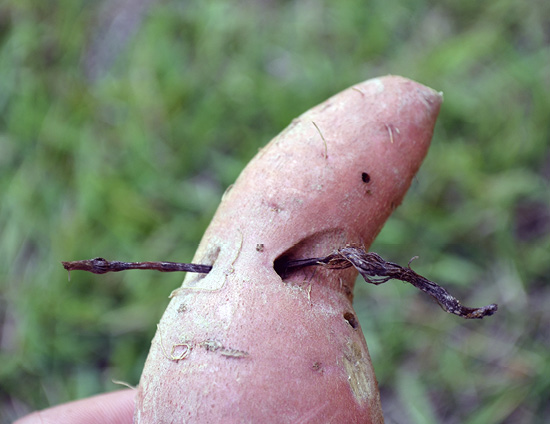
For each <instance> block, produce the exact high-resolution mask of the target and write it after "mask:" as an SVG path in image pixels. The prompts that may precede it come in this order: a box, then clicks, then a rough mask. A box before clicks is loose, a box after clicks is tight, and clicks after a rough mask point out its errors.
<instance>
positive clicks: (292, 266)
mask: <svg viewBox="0 0 550 424" xmlns="http://www.w3.org/2000/svg"><path fill="white" fill-rule="evenodd" d="M62 264H63V267H64V268H65V269H66V270H67V271H89V272H93V273H94V274H104V273H106V272H118V271H125V270H128V269H152V270H156V271H161V272H178V271H180V272H197V273H202V274H207V273H209V272H210V270H211V269H212V267H211V266H210V265H200V264H186V263H179V262H120V261H108V260H106V259H103V258H95V259H89V260H83V261H72V262H62ZM308 266H323V267H325V268H330V269H344V268H349V267H351V266H353V267H355V268H356V269H357V271H359V273H360V274H361V275H362V276H363V278H364V279H365V281H366V282H367V283H370V284H375V285H378V284H382V283H385V282H387V281H388V280H391V279H394V280H401V281H405V282H407V283H410V284H412V285H413V286H415V287H416V288H417V289H419V290H422V291H423V292H425V293H427V294H429V295H430V296H432V297H433V298H434V299H435V300H436V301H437V303H439V305H440V306H441V307H442V308H443V309H444V310H445V311H447V312H449V313H451V314H455V315H458V316H460V317H462V318H466V319H481V318H483V317H485V316H490V315H493V314H494V313H495V312H496V311H497V309H498V305H496V304H494V303H493V304H490V305H487V306H483V307H481V308H468V307H465V306H462V305H461V304H460V302H459V301H458V300H457V299H456V298H455V297H453V296H452V295H451V294H450V293H449V292H448V291H447V290H445V289H444V288H443V287H441V286H439V285H438V284H436V283H434V282H433V281H430V280H428V279H427V278H425V277H423V276H421V275H419V274H417V273H416V272H414V271H413V270H412V269H411V268H410V262H409V265H408V266H407V267H406V268H405V267H402V266H400V265H398V264H395V263H393V262H388V261H385V260H384V259H382V258H381V257H380V255H378V254H377V253H374V252H366V251H365V249H363V248H359V247H351V246H348V247H344V248H342V249H339V250H337V251H336V252H334V253H332V254H330V255H328V256H325V257H322V258H308V259H296V260H288V261H287V262H286V263H285V264H284V269H283V270H282V274H286V273H288V272H291V271H294V270H297V269H300V268H304V267H308Z"/></svg>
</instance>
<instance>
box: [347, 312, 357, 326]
mask: <svg viewBox="0 0 550 424" xmlns="http://www.w3.org/2000/svg"><path fill="white" fill-rule="evenodd" d="M344 319H345V320H346V321H347V322H348V324H349V325H351V327H352V328H357V327H358V326H359V322H358V321H357V318H356V317H355V315H354V314H353V313H351V312H346V313H345V314H344Z"/></svg>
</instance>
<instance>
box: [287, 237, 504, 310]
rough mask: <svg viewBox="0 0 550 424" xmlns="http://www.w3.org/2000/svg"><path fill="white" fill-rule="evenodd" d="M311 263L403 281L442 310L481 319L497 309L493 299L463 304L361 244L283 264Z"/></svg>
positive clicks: (374, 281) (370, 280)
mask: <svg viewBox="0 0 550 424" xmlns="http://www.w3.org/2000/svg"><path fill="white" fill-rule="evenodd" d="M310 265H322V266H325V267H327V268H331V269H343V268H349V267H350V266H354V267H355V268H356V269H357V271H359V273H360V274H361V275H362V276H363V278H364V279H365V281H366V282H367V283H370V284H375V285H378V284H383V283H385V282H386V281H388V280H391V279H395V280H401V281H405V282H407V283H410V284H412V285H413V286H415V287H416V288H417V289H419V290H422V291H423V292H425V293H428V294H429V295H430V296H432V297H433V298H434V299H435V300H436V301H437V303H439V305H440V306H441V307H442V308H443V309H444V310H445V311H447V312H449V313H451V314H455V315H458V316H460V317H462V318H466V319H481V318H483V317H485V316H490V315H493V314H494V313H495V312H496V311H497V309H498V305H496V304H494V303H493V304H491V305H487V306H483V307H481V308H468V307H465V306H462V305H461V304H460V302H459V301H458V300H457V299H456V298H455V297H453V296H452V295H451V294H450V293H449V292H448V291H447V290H445V289H444V288H443V287H441V286H439V285H437V284H436V283H434V282H433V281H430V280H428V279H427V278H425V277H423V276H422V275H419V274H417V273H416V272H414V271H413V270H412V269H411V268H410V266H407V268H404V267H402V266H400V265H397V264H395V263H393V262H387V261H385V260H384V259H382V258H381V257H380V256H379V255H378V254H376V253H374V252H366V251H365V250H364V249H362V248H357V247H344V248H342V249H339V250H338V251H337V252H336V253H333V254H331V255H328V256H326V257H324V258H311V259H305V260H295V261H289V262H287V264H286V268H287V270H288V269H292V268H301V267H304V266H310ZM409 265H410V262H409ZM374 278H377V279H374Z"/></svg>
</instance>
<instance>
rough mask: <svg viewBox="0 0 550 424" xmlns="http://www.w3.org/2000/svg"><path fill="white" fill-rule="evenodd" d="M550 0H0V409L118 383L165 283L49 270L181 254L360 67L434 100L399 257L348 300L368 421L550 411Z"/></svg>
mask: <svg viewBox="0 0 550 424" xmlns="http://www.w3.org/2000/svg"><path fill="white" fill-rule="evenodd" d="M549 45H550V3H549V2H545V1H542V0H534V1H529V2H519V1H516V0H494V1H487V2H479V1H472V0H463V1H460V2H456V1H454V0H440V1H429V0H407V1H386V0H372V1H360V0H339V1H328V0H325V1H313V0H306V1H298V0H296V1H290V0H287V1H282V0H280V1H276V0H271V1H267V0H264V1H260V0H258V1H252V0H248V1H245V0H211V1H205V2H196V1H195V2H194V1H182V0H177V1H176V0H161V1H154V0H108V1H107V0H106V1H103V2H99V1H85V0H59V1H53V0H48V1H36V0H35V1H32V0H4V1H3V2H2V3H1V4H0V195H1V202H0V349H1V350H0V421H1V422H9V421H11V420H12V419H14V418H16V417H17V416H20V415H22V414H24V413H26V412H29V411H31V410H34V409H36V408H44V407H47V406H49V405H53V404H57V403H59V402H64V401H68V400H71V399H76V398H80V397H84V396H89V395H92V394H95V393H98V392H102V391H109V390H115V389H117V388H118V386H116V385H115V384H114V383H113V382H112V380H113V379H116V380H123V381H126V382H128V383H130V384H137V382H138V379H139V375H140V371H141V368H142V366H143V363H144V361H145V357H146V355H147V351H148V348H149V343H150V340H151V338H152V335H153V333H154V331H155V324H156V323H157V322H158V320H159V318H160V316H161V314H162V312H163V310H164V308H165V306H166V305H167V303H168V297H167V296H168V294H169V293H170V291H171V290H172V289H174V288H176V287H177V286H178V285H179V284H180V283H181V281H182V279H183V275H176V274H172V275H170V274H158V273H155V272H153V271H150V272H149V271H147V272H128V273H121V274H112V275H109V274H107V275H104V276H95V275H87V274H85V273H74V274H73V275H72V280H71V281H67V274H66V273H65V272H64V270H63V269H62V267H61V265H60V264H59V261H61V260H75V259H85V258H90V257H94V256H104V257H107V258H112V259H119V260H168V261H189V260H191V258H192V255H193V252H194V250H195V247H196V246H197V244H198V241H199V240H200V237H201V235H202V233H203V231H204V229H205V227H206V225H207V224H208V222H209V220H210V218H211V217H212V215H213V213H214V211H215V208H216V206H217V204H218V202H219V200H220V197H221V195H222V193H223V192H224V190H225V188H226V187H227V186H228V185H230V184H231V183H232V182H233V181H234V180H235V178H236V177H237V175H238V174H239V172H240V170H241V169H242V168H243V167H244V166H245V164H246V163H247V162H248V160H249V159H250V158H251V157H252V156H253V155H254V154H255V152H257V150H258V148H260V147H261V146H263V145H265V144H266V143H267V142H268V141H269V140H270V139H271V138H272V137H273V136H274V135H276V134H277V133H278V132H280V131H281V130H282V129H283V128H284V127H285V126H286V125H287V124H288V123H289V122H290V121H291V119H292V118H293V117H295V116H297V115H299V114H301V113H302V112H304V111H305V110H307V109H308V108H310V107H311V106H313V105H315V104H317V103H319V102H321V101H323V100H324V99H326V98H327V97H329V96H330V95H332V94H334V93H336V92H338V91H340V90H342V89H344V88H346V87H348V86H350V85H352V84H354V83H357V82H359V81H362V80H364V79H367V78H371V77H375V76H379V75H384V74H388V73H391V74H400V75H404V76H407V77H410V78H413V79H416V80H418V81H419V82H422V83H424V84H426V85H429V86H431V87H433V88H435V89H437V90H441V91H443V92H444V94H445V102H444V105H443V109H442V111H441V115H440V119H439V122H438V126H437V129H436V133H435V136H434V140H433V144H432V148H431V151H430V153H429V155H428V157H427V159H426V161H425V163H424V165H423V167H422V169H421V171H420V173H419V175H418V177H417V178H416V180H415V181H414V183H413V186H412V187H411V190H410V192H409V194H408V196H407V198H406V199H405V201H404V204H403V205H402V206H401V208H399V209H398V210H397V211H396V212H395V213H394V215H393V217H392V218H391V219H390V221H389V222H388V224H387V225H386V227H385V228H384V230H383V231H382V233H381V234H380V237H379V238H378V240H377V242H376V243H375V245H374V246H373V247H372V250H374V251H377V252H379V253H380V254H382V255H383V256H384V257H385V258H387V259H388V260H393V261H395V262H399V263H402V264H406V263H407V262H408V260H409V259H410V257H412V256H415V255H418V256H419V257H420V258H419V259H418V260H416V261H415V262H414V266H415V268H416V270H417V271H418V272H421V273H423V274H425V275H426V276H428V277H429V278H431V279H433V280H435V281H439V282H440V283H442V284H443V285H445V286H446V287H447V288H448V289H449V290H450V291H451V292H452V293H454V294H455V295H456V296H457V297H459V298H460V299H462V300H463V302H464V303H465V304H467V305H470V306H481V305H484V304H487V303H491V302H497V303H499V305H500V310H499V312H498V314H497V315H495V316H493V317H490V318H487V319H485V320H483V321H475V322H466V321H463V320H461V319H460V318H458V317H456V316H451V315H447V314H445V313H444V312H442V311H441V310H440V309H439V308H438V307H437V305H436V304H434V303H433V302H432V301H431V300H430V299H429V298H428V297H427V296H425V295H423V294H421V293H420V292H417V291H415V289H413V288H411V287H408V286H405V285H404V284H401V283H397V282H393V283H388V284H386V285H383V286H380V287H374V286H366V285H365V284H361V283H359V284H358V286H357V290H356V297H355V305H356V309H357V311H358V314H359V318H360V320H361V323H362V326H363V331H364V332H365V334H366V337H367V341H368V343H369V348H370V351H371V355H372V359H373V362H374V366H375V369H376V372H377V376H378V380H379V384H380V389H381V394H382V402H383V407H384V411H385V415H386V421H387V422H388V423H468V424H478V423H479V424H487V423H518V422H521V423H543V422H546V420H547V417H548V416H550V404H549V403H548V399H550V379H549V378H548V377H549V376H550V355H549V348H550V308H549V307H548V305H550V285H549V283H550V277H549V276H550V260H549V252H550V249H549V248H550V237H549V235H550V193H549V181H550V50H549V47H548V46H549Z"/></svg>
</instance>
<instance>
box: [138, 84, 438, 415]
mask: <svg viewBox="0 0 550 424" xmlns="http://www.w3.org/2000/svg"><path fill="white" fill-rule="evenodd" d="M441 100H442V98H441V95H440V94H438V93H436V92H435V91H433V90H431V89H429V88H427V87H424V86H422V85H420V84H418V83H415V82H413V81H410V80H407V79H405V78H401V77H394V76H389V77H383V78H378V79H373V80H368V81H365V82H363V83H361V84H358V85H356V86H353V87H351V88H349V89H347V90H345V91H343V92H341V93H339V94H337V95H335V96H334V97H332V98H330V99H328V100H327V101H325V102H324V103H322V104H320V105H318V106H316V107H314V108H313V109H311V110H309V111H308V112H306V113H305V114H303V115H301V116H300V117H299V118H297V119H295V120H294V121H293V122H292V123H291V124H290V125H289V127H288V128H286V129H285V130H284V131H283V132H282V133H281V134H280V135H279V136H277V137H276V138H275V139H273V140H272V141H271V142H270V143H269V144H268V145H267V146H266V147H265V148H264V149H262V150H261V151H260V152H259V153H258V155H257V156H256V157H255V158H254V159H253V160H252V161H251V162H250V164H249V165H248V166H247V167H246V168H245V170H244V171H243V172H242V174H241V175H240V176H239V178H238V179H237V181H236V183H235V184H234V186H233V187H231V188H230V189H228V191H227V192H226V194H225V195H224V197H223V199H222V202H221V205H220V207H219V208H218V211H217V212H216V215H215V216H214V218H213V220H212V222H211V224H210V226H209V228H208V229H207V231H206V233H205V235H204V237H203V239H202V241H201V243H200V246H199V248H198V250H197V253H196V255H195V257H194V262H197V263H205V264H212V265H213V269H212V271H211V272H210V273H209V274H207V275H197V274H189V275H188V276H187V277H186V279H185V281H184V283H183V286H182V288H180V289H178V290H176V291H175V292H174V293H173V295H172V297H173V298H172V300H171V302H170V304H169V306H168V308H167V310H166V312H165V314H164V316H163V317H162V319H161V321H160V323H159V328H158V331H157V334H156V335H155V337H154V339H153V342H152V345H151V350H150V352H149V357H148V359H147V362H146V364H145V368H144V371H143V374H142V377H141V381H140V385H139V390H138V396H137V401H136V410H135V415H134V420H135V422H136V423H171V422H188V423H199V422H200V423H204V422H224V423H246V422H250V423H256V422H270V423H297V422H300V423H302V422H303V423H305V422H312V423H313V422H315V423H325V422H326V423H329V422H333V423H344V422H345V423H380V422H383V416H382V409H381V406H380V398H379V392H378V387H377V382H376V378H375V375H374V370H373V367H372V364H371V360H370V357H369V353H368V349H367V345H366V342H365V339H364V336H363V333H362V331H361V328H360V326H359V323H358V321H357V319H356V317H355V312H354V310H353V307H352V304H351V298H352V292H353V285H354V281H355V277H356V272H355V271H354V270H352V269H347V270H325V269H315V270H314V269H304V270H301V271H297V272H294V273H291V274H289V275H283V276H281V275H279V274H278V273H277V272H276V270H275V268H274V264H281V263H284V261H285V259H294V258H304V257H316V256H323V255H326V254H329V253H330V252H331V251H333V250H335V249H336V248H338V247H342V246H344V245H346V244H361V245H365V246H366V247H368V246H369V245H370V243H371V242H372V241H373V240H374V238H375V237H376V235H377V234H378V232H379V231H380V229H381V227H382V225H383V224H384V222H385V220H386V219H387V217H388V216H389V215H390V214H391V212H392V211H393V210H394V209H395V207H397V205H399V204H400V202H401V200H402V198H403V196H404V195H405V193H406V191H407V189H408V187H409V185H410V183H411V180H412V178H413V176H414V174H415V173H416V171H417V170H418V168H419V166H420V164H421V162H422V160H423V158H424V156H425V154H426V152H427V149H428V146H429V143H430V140H431V136H432V133H433V128H434V125H435V120H436V117H437V114H438V112H439V107H440V104H441Z"/></svg>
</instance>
